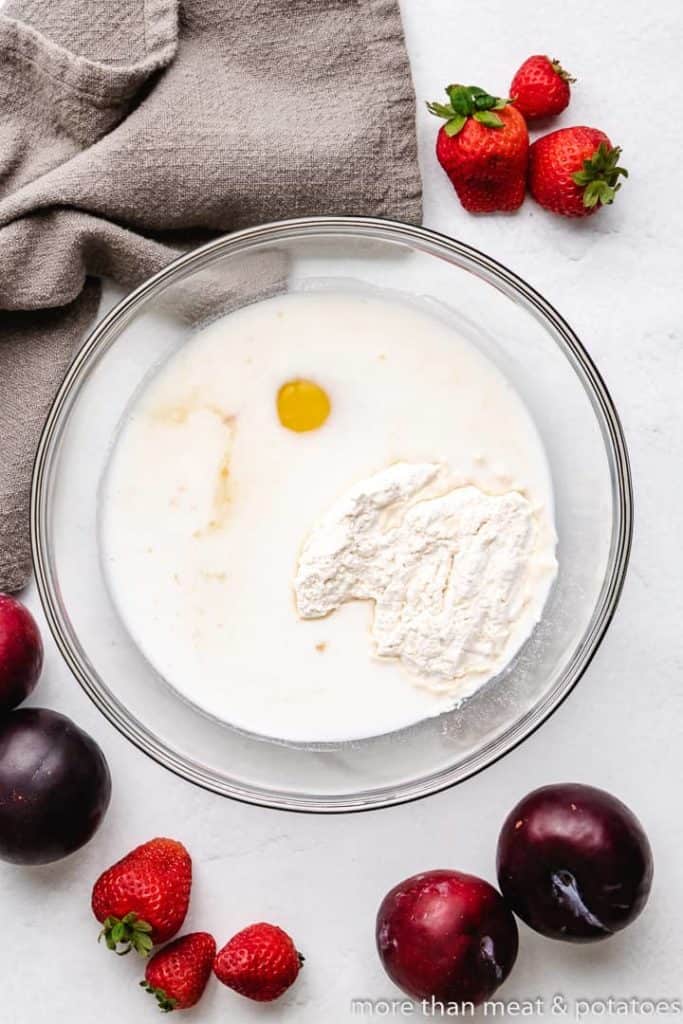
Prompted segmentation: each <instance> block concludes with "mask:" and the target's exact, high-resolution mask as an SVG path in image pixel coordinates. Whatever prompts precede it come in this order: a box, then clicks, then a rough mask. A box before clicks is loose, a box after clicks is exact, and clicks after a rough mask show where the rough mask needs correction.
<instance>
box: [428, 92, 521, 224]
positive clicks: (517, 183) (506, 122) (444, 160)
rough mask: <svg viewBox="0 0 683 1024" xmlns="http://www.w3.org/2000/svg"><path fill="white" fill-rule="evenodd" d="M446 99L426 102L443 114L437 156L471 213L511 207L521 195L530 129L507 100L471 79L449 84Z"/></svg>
mask: <svg viewBox="0 0 683 1024" xmlns="http://www.w3.org/2000/svg"><path fill="white" fill-rule="evenodd" d="M446 92H447V94H448V99H449V101H450V102H449V103H447V104H444V103H428V104H427V109H428V110H429V111H430V113H432V114H435V115H436V117H443V118H445V119H446V123H445V125H443V126H442V127H441V129H440V130H439V134H438V137H437V140H436V156H437V159H438V161H439V163H440V164H441V166H442V167H443V169H444V170H445V172H446V174H447V175H448V177H449V178H450V179H451V182H452V184H453V187H454V188H455V191H456V192H457V193H458V198H459V199H460V202H461V203H462V205H463V206H464V207H465V209H466V210H469V211H470V212H471V213H490V212H492V211H494V210H516V209H517V208H518V207H519V206H521V204H522V201H523V200H524V192H525V184H526V183H525V178H526V167H527V159H528V153H529V134H528V132H527V128H526V122H525V120H524V118H523V117H522V115H521V114H520V113H519V111H518V110H515V108H514V107H512V106H510V105H509V103H510V101H509V100H503V99H499V98H498V97H496V96H490V95H489V94H488V93H487V92H484V90H483V89H480V88H479V87H478V86H476V85H449V86H448V88H447V89H446Z"/></svg>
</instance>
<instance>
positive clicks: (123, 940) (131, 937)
mask: <svg viewBox="0 0 683 1024" xmlns="http://www.w3.org/2000/svg"><path fill="white" fill-rule="evenodd" d="M151 931H152V926H151V924H148V923H147V921H143V920H141V919H140V918H139V917H138V915H137V914H135V913H132V912H131V913H130V914H126V915H125V917H121V918H119V917H114V916H113V915H111V916H110V917H107V918H106V919H105V920H104V921H103V923H102V931H101V932H100V934H99V935H98V937H97V941H98V942H100V940H101V939H103V938H104V942H105V945H106V947H107V949H110V950H111V951H112V952H113V953H116V954H118V956H125V955H126V953H130V951H131V949H134V950H135V952H136V953H138V954H139V956H143V957H146V956H149V954H150V952H151V949H152V946H153V945H154V943H153V942H152V936H151V934H150V933H151ZM119 946H123V948H122V949H119Z"/></svg>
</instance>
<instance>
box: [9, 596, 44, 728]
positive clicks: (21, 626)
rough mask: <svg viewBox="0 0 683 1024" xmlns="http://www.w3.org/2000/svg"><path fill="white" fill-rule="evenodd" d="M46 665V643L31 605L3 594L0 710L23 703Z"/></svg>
mask: <svg viewBox="0 0 683 1024" xmlns="http://www.w3.org/2000/svg"><path fill="white" fill-rule="evenodd" d="M42 667H43V642H42V640H41V639H40V631H39V629H38V626H37V624H36V620H35V619H34V618H33V616H32V615H31V613H30V611H29V610H28V608H25V607H24V605H23V604H21V602H19V601H17V600H15V598H13V597H10V596H9V595H8V594H0V711H9V710H10V709H11V708H15V707H16V706H17V704H21V702H22V700H25V699H26V698H27V697H28V695H29V694H30V693H31V692H32V690H33V688H34V687H35V685H36V683H37V682H38V677H39V676H40V670H41V668H42Z"/></svg>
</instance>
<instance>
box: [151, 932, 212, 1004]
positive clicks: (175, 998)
mask: <svg viewBox="0 0 683 1024" xmlns="http://www.w3.org/2000/svg"><path fill="white" fill-rule="evenodd" d="M215 955H216V942H215V939H214V938H213V936H212V935H209V933H208V932H192V933H191V934H190V935H183V937H182V938H180V939H175V941H174V942H169V944H168V946H164V948H163V949H160V950H159V952H158V953H155V954H154V956H153V957H152V959H151V960H150V961H149V963H148V964H147V967H146V969H145V980H144V981H141V982H140V984H141V986H142V987H143V988H144V989H145V990H146V991H147V992H148V993H149V994H150V995H152V996H154V997H155V999H156V1001H157V1003H158V1004H159V1009H160V1010H162V1011H163V1012H164V1013H169V1012H170V1011H171V1010H189V1009H190V1007H191V1006H195V1005H196V1004H197V1003H198V1002H199V1000H200V999H201V997H202V995H203V994H204V989H205V988H206V984H207V982H208V980H209V978H210V977H211V970H212V968H213V960H214V957H215Z"/></svg>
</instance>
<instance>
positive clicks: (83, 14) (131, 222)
mask: <svg viewBox="0 0 683 1024" xmlns="http://www.w3.org/2000/svg"><path fill="white" fill-rule="evenodd" d="M414 118H415V107H414V94H413V88H412V83H411V79H410V70H409V66H408V60H407V56H406V52H405V48H404V43H403V35H402V29H401V21H400V14H399V11H398V7H397V0H182V2H181V4H180V7H178V4H177V0H88V3H87V4H84V3H83V0H49V2H46V0H10V3H9V4H8V6H7V7H5V8H4V10H3V14H1V15H0V591H1V590H8V591H14V590H17V589H19V588H21V587H22V586H23V585H24V583H25V582H26V580H27V578H28V575H29V572H30V551H29V541H28V501H29V486H30V472H31V465H32V460H33V457H34V453H35V447H36V444H37V439H38V434H39V430H40V426H41V423H42V421H43V419H44V417H45V414H46V412H47V409H48V407H49V404H50V402H51V400H52V398H53V396H54V393H55V391H56V388H57V386H58V384H59V382H60V380H61V378H62V377H63V375H64V372H65V370H66V367H67V366H68V363H69V361H70V359H71V358H72V356H73V354H74V350H75V348H76V347H77V346H78V342H79V341H80V340H81V338H82V335H83V333H84V331H85V329H86V328H87V326H88V325H89V323H90V322H91V321H92V319H93V318H94V316H95V314H96V310H97V304H98V300H99V286H98V283H97V281H96V278H98V277H100V276H109V277H112V278H114V279H115V280H116V281H118V282H119V283H120V284H122V285H124V286H126V287H129V286H133V285H135V284H137V283H139V282H140V281H141V280H143V279H144V278H145V277H147V276H148V275H150V274H152V273H154V272H156V271H157V270H159V269H160V268H161V267H162V266H164V265H165V264H166V263H168V262H169V261H170V260H171V259H173V258H174V257H175V256H176V255H178V252H179V251H180V250H181V249H182V248H186V247H187V246H188V245H191V244H194V243H196V242H199V241H202V240H206V238H207V237H208V234H207V232H211V233H216V232H224V231H229V230H233V229H236V228H240V227H244V226H246V225H249V224H253V223H257V222H263V221H266V220H274V219H278V218H281V217H295V216H302V215H305V214H315V213H336V214H358V213H366V214H373V215H376V216H379V217H397V218H400V219H403V220H408V221H415V222H416V221H419V220H420V217H421V183H420V176H419V170H418V165H417V152H416V140H415V126H414Z"/></svg>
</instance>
